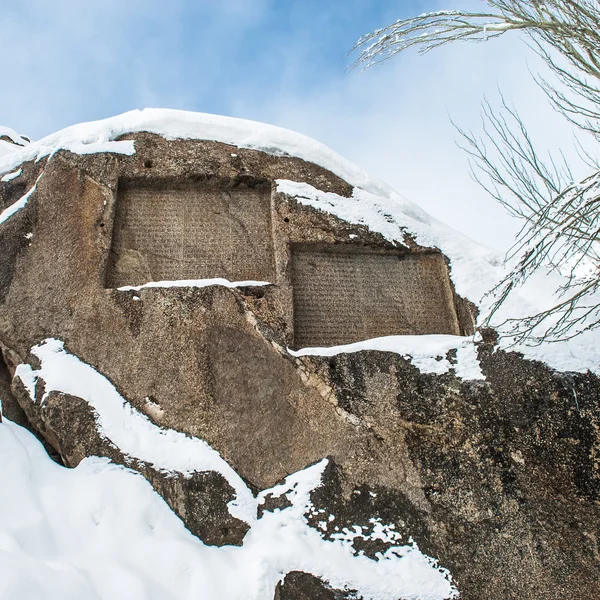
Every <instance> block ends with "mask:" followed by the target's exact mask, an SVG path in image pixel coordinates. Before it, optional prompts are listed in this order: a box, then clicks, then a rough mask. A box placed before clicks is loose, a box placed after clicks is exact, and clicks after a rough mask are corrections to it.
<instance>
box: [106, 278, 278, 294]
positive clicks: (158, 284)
mask: <svg viewBox="0 0 600 600" xmlns="http://www.w3.org/2000/svg"><path fill="white" fill-rule="evenodd" d="M211 285H222V286H224V287H228V288H237V287H253V286H263V285H272V284H271V283H269V282H268V281H229V280H228V279H222V278H220V277H219V278H215V279H176V280H174V281H149V282H148V283H144V284H143V285H124V286H122V287H120V288H117V289H118V290H119V291H121V292H129V291H134V292H138V291H140V290H144V289H147V288H172V287H194V288H203V287H209V286H211ZM138 299H139V298H138Z"/></svg>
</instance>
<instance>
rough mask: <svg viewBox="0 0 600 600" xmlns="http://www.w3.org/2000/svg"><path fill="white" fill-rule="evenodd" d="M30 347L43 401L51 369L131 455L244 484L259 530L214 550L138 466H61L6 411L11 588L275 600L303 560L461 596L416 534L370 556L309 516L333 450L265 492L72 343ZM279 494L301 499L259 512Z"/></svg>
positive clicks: (338, 576)
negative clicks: (121, 389)
mask: <svg viewBox="0 0 600 600" xmlns="http://www.w3.org/2000/svg"><path fill="white" fill-rule="evenodd" d="M32 353H33V354H34V355H35V356H37V357H38V358H39V359H40V361H41V367H40V369H39V370H33V369H32V368H31V366H29V365H19V367H18V368H17V375H18V376H19V377H20V378H21V380H22V381H23V383H24V384H25V385H26V387H27V389H28V390H29V393H30V394H31V395H32V398H34V397H35V387H36V383H37V381H38V379H43V380H44V382H45V383H46V390H45V392H46V395H47V394H48V393H49V392H50V391H52V390H57V391H62V392H65V393H68V394H73V395H75V396H78V397H80V398H83V399H85V400H87V401H88V402H89V403H90V405H91V406H92V407H94V409H95V410H96V412H97V413H98V421H99V424H100V426H101V428H102V431H103V433H104V434H105V435H107V437H109V438H110V439H111V440H112V441H113V442H114V443H116V444H117V445H119V447H120V448H121V450H122V451H124V452H125V453H127V454H131V455H132V456H137V457H139V458H141V459H143V460H147V462H151V463H152V464H154V465H155V466H157V467H158V468H162V469H165V470H179V471H180V472H191V471H193V470H205V469H211V470H212V469H214V470H217V471H219V472H221V473H223V474H224V475H225V476H226V477H227V478H228V480H229V481H230V483H231V482H233V484H235V485H234V488H235V490H236V493H237V494H238V505H237V511H238V514H240V512H242V511H241V507H242V505H244V502H239V501H240V498H244V499H245V505H246V506H247V508H249V509H250V508H252V512H253V514H252V515H250V510H248V514H247V517H248V519H249V523H250V525H251V528H250V531H249V532H248V534H247V535H246V538H245V540H244V544H243V546H241V547H237V546H225V547H221V548H217V547H207V546H205V545H204V544H202V543H201V542H200V541H199V540H198V539H196V538H194V537H193V536H192V535H191V534H190V533H189V532H188V531H187V530H186V529H185V528H184V526H183V524H182V522H181V521H180V520H179V519H178V518H177V517H176V516H175V514H174V513H173V512H172V511H171V510H170V509H169V508H168V506H167V505H166V504H165V503H164V501H163V500H162V498H161V497H160V496H159V495H158V494H157V493H156V492H154V490H153V489H152V488H151V486H150V484H148V483H147V482H146V481H145V480H144V479H143V478H142V477H141V476H139V475H137V474H136V473H134V472H132V471H130V470H129V469H126V468H123V467H119V466H115V465H113V464H111V463H110V462H109V461H108V460H107V459H99V458H87V459H85V460H83V461H82V462H81V463H80V464H79V466H78V467H76V468H75V469H65V468H63V467H60V466H58V465H57V464H55V463H54V462H52V461H51V460H50V459H49V457H48V456H47V455H46V453H45V451H44V450H43V448H42V446H41V445H40V443H39V442H38V441H37V440H36V439H35V438H34V437H33V436H32V435H31V434H30V433H28V432H27V431H25V430H24V429H22V428H20V427H18V426H17V425H14V424H12V423H10V421H8V420H4V421H3V422H2V423H0V480H2V482H3V486H2V493H1V494H0V552H2V561H0V597H2V598H19V600H34V599H36V600H37V598H41V597H43V598H45V599H47V600H76V599H77V600H78V599H79V598H90V599H94V600H125V599H127V600H130V599H132V598H134V599H137V598H139V599H140V600H141V599H142V598H149V597H152V598H153V599H154V600H171V599H172V600H175V599H177V600H188V599H189V600H192V599H193V598H203V599H204V600H271V599H272V598H273V593H274V589H275V586H276V584H277V582H278V581H280V580H282V579H283V577H284V576H285V574H286V573H288V572H290V571H294V570H302V571H306V572H308V573H313V574H314V575H316V576H318V577H321V578H323V579H324V580H325V581H328V582H329V583H330V584H331V585H332V586H334V587H337V588H345V589H356V590H357V591H358V593H359V594H360V595H361V596H362V597H363V598H365V600H368V599H371V600H396V599H397V598H398V597H404V598H417V597H418V598H420V599H421V600H443V599H446V598H455V597H456V596H457V592H456V589H455V588H454V586H453V584H452V582H451V578H450V574H449V573H448V571H446V570H445V569H442V568H440V567H439V566H438V565H437V564H436V563H435V561H433V560H432V559H430V558H429V557H427V556H425V555H424V554H423V553H422V552H421V551H420V550H419V549H418V547H417V545H416V544H414V543H409V544H405V545H398V546H394V547H392V548H390V549H389V550H388V551H387V552H386V553H385V554H384V555H381V556H379V559H378V560H373V559H369V558H368V557H366V556H354V553H353V551H352V548H350V547H348V546H347V545H346V544H344V543H342V542H341V541H336V540H333V541H331V540H325V539H324V538H323V537H322V536H321V534H320V533H319V532H318V531H317V530H316V529H313V528H311V527H309V526H308V524H307V521H306V517H305V515H306V514H308V513H309V512H310V511H311V510H314V509H313V507H312V505H311V502H310V492H311V491H312V490H313V489H315V487H317V486H319V485H320V484H321V478H322V474H323V470H324V468H325V466H326V464H327V461H326V459H324V460H322V461H321V462H319V463H317V464H315V465H312V466H310V467H308V468H306V469H304V470H302V471H299V472H297V473H294V474H292V475H290V476H289V477H288V478H287V479H286V480H285V482H284V483H283V484H280V485H276V486H275V487H273V488H271V489H269V490H265V491H263V492H261V493H260V494H259V495H258V497H256V498H255V497H254V496H253V495H252V493H251V492H250V490H249V489H248V488H247V487H246V486H245V484H244V483H243V481H242V480H241V479H240V478H239V477H238V476H237V474H235V472H234V471H233V469H231V467H230V466H229V465H227V463H226V462H225V461H224V460H223V459H222V458H221V457H220V456H219V455H218V454H217V453H216V452H215V451H214V450H213V449H212V448H210V446H208V444H206V443H205V442H203V441H202V440H199V439H196V438H190V437H187V436H184V435H182V434H179V433H177V432H174V431H169V430H161V429H159V428H157V427H155V426H153V425H152V424H151V423H150V422H149V421H148V419H146V418H145V417H143V416H142V415H140V414H139V413H137V411H135V410H134V409H133V408H131V407H130V406H129V405H128V404H127V403H126V402H125V400H124V399H123V398H122V397H121V396H119V395H118V393H117V392H116V390H115V388H114V387H113V386H112V384H111V383H110V382H109V381H108V380H106V378H104V377H103V376H102V375H101V374H100V373H98V372H97V371H96V370H95V369H93V368H92V367H91V366H89V365H86V364H85V363H83V362H82V361H80V360H79V359H78V358H77V357H75V356H73V355H71V354H69V353H67V352H66V351H65V349H64V347H63V344H62V342H60V341H58V340H46V342H44V343H42V344H40V345H39V346H35V347H34V348H32ZM42 402H43V399H42ZM269 495H270V496H282V495H285V496H286V497H287V498H288V500H289V501H290V503H291V506H289V507H287V508H284V509H282V510H277V511H274V512H269V511H265V512H264V513H263V516H262V517H261V518H260V519H257V518H256V516H255V515H256V508H257V507H258V504H259V503H262V502H264V498H265V497H266V496H269ZM330 520H331V517H330ZM375 529H377V526H376V525H375V526H374V530H373V534H374V535H376V534H377V532H379V533H380V534H381V535H384V533H382V532H385V531H388V529H389V528H388V529H386V527H385V526H382V527H381V528H379V529H381V531H379V529H377V532H376V531H375ZM388 534H389V531H388ZM390 535H391V534H390ZM388 537H389V535H388ZM392 541H393V540H392Z"/></svg>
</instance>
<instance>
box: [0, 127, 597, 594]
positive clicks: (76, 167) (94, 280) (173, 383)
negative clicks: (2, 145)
mask: <svg viewBox="0 0 600 600" xmlns="http://www.w3.org/2000/svg"><path fill="white" fill-rule="evenodd" d="M135 140H136V154H134V155H132V156H120V155H114V156H113V155H110V154H99V155H87V156H76V155H73V154H69V153H67V152H59V153H57V154H55V155H54V156H52V158H50V159H48V161H47V162H41V163H35V164H30V165H25V166H24V169H23V174H22V175H21V176H20V177H19V178H16V179H15V180H13V181H11V182H6V183H3V184H1V185H0V208H5V207H6V206H8V205H10V204H11V203H12V202H14V201H16V200H18V198H20V197H21V196H22V195H23V193H25V192H26V191H27V190H29V189H31V186H32V185H33V184H34V183H35V181H36V179H37V177H38V175H39V173H40V172H42V171H43V175H42V178H41V179H40V180H39V182H38V185H37V189H36V192H35V193H34V194H33V195H32V196H31V198H30V201H29V203H28V205H27V206H26V207H25V208H24V209H22V210H21V211H19V212H18V213H16V214H15V215H14V216H12V217H11V218H10V219H9V220H8V221H7V222H6V223H4V224H2V225H1V226H0V251H1V252H2V256H3V259H2V261H0V303H1V304H0V347H1V349H2V352H3V356H4V361H5V367H6V369H4V370H2V372H1V373H0V381H4V382H5V383H4V384H3V385H4V387H6V382H7V381H8V379H9V378H11V377H12V376H13V375H14V369H15V367H16V366H17V365H18V364H19V363H25V362H29V363H30V364H32V365H33V366H35V360H34V357H32V356H31V354H30V349H31V347H32V346H33V345H35V344H37V343H39V342H41V341H42V340H44V339H45V338H47V337H55V338H59V339H61V340H63V341H64V342H65V344H66V347H67V348H68V350H69V351H70V352H71V353H73V354H75V355H77V356H78V357H79V358H80V359H81V360H83V361H85V362H86V363H88V364H90V365H92V366H94V367H95V368H96V369H98V370H99V371H100V372H101V373H102V374H103V375H105V376H106V377H108V378H109V379H110V380H111V381H112V382H113V383H114V384H115V386H116V388H117V389H118V390H119V392H120V393H121V394H122V395H123V396H124V397H125V398H126V399H127V400H128V401H129V402H130V403H131V404H132V405H133V406H134V407H135V408H137V409H138V410H140V411H142V412H147V413H148V414H149V416H150V418H151V419H153V420H154V422H155V423H156V424H157V425H159V426H162V427H166V428H174V429H177V430H179V431H182V432H185V433H187V434H189V435H194V436H198V437H201V438H203V439H205V440H206V441H207V442H208V443H209V444H211V446H213V447H214V448H215V449H216V450H218V451H219V452H220V453H221V455H222V456H223V457H224V458H225V459H226V460H227V461H228V462H229V463H230V464H231V465H232V466H233V467H234V468H235V469H236V471H237V472H238V473H239V474H240V475H241V476H242V477H243V478H244V479H245V480H246V481H247V482H248V483H249V484H250V485H251V486H252V487H253V488H254V489H256V490H258V489H265V488H268V487H270V486H272V485H273V484H275V483H276V482H278V481H280V480H281V479H282V478H284V477H285V476H287V475H289V474H290V473H293V472H295V471H297V470H299V469H303V468H305V467H306V466H307V465H309V464H312V463H314V462H315V461H317V460H320V459H322V458H323V457H324V456H329V457H331V462H330V466H329V468H328V470H327V472H326V474H325V480H324V484H323V486H322V487H320V488H318V489H317V490H316V491H315V492H314V494H313V502H314V505H315V511H318V510H321V509H323V510H326V511H329V512H330V513H331V514H334V516H335V519H334V520H333V521H332V522H331V525H330V527H329V528H328V529H327V531H326V532H324V533H323V534H324V535H325V536H328V535H332V534H333V533H334V532H335V531H336V529H335V528H336V527H338V528H339V529H342V528H343V527H344V526H352V525H362V526H364V527H365V529H367V528H368V526H369V523H370V519H372V518H379V519H380V520H381V522H384V523H388V524H394V525H395V527H396V530H397V531H399V532H400V534H401V535H402V539H408V538H410V537H412V538H413V539H414V540H416V542H417V543H418V544H419V547H420V548H421V549H422V550H423V551H424V552H425V553H427V554H428V555H430V556H432V557H434V558H436V559H437V560H438V561H439V563H440V565H441V566H443V567H446V568H448V569H450V571H451V573H452V575H453V577H454V579H455V581H456V584H457V586H458V589H459V590H460V592H461V597H462V598H463V599H465V600H481V599H482V598H486V600H506V599H507V598H514V599H519V600H556V599H562V598H564V599H569V600H593V599H596V598H598V597H600V583H599V582H600V566H599V565H600V560H599V558H600V549H599V547H598V535H599V532H598V531H599V524H600V504H599V497H598V495H599V493H600V480H599V479H600V475H599V469H598V461H599V456H600V454H599V452H600V443H599V435H598V432H599V431H600V409H599V401H598V399H599V398H600V383H599V381H598V379H597V378H596V377H594V376H593V375H591V374H587V375H584V374H568V373H567V374H564V373H562V374H561V373H555V372H553V371H551V370H550V369H548V368H547V367H545V366H544V365H542V364H540V363H535V362H531V361H526V360H524V359H523V358H522V357H521V356H519V355H517V354H514V353H505V352H499V351H496V352H494V351H493V346H494V344H493V339H492V338H491V337H488V338H486V341H484V342H483V343H481V344H480V345H479V353H480V357H481V361H482V367H483V370H484V372H485V375H486V377H487V379H486V381H484V382H480V381H478V382H464V381H461V380H460V379H458V378H456V377H455V375H454V373H452V372H450V373H448V374H446V375H441V376H436V375H425V374H422V373H420V372H419V371H418V370H417V369H416V368H415V367H413V366H412V365H411V364H410V363H409V362H408V361H406V360H404V359H402V358H401V357H399V356H397V355H394V354H390V353H380V352H360V353H356V354H347V355H339V356H337V357H334V358H332V359H327V358H318V357H304V358H293V357H291V356H290V355H289V354H288V353H287V351H286V350H285V347H286V346H292V345H293V343H294V310H293V288H292V268H291V261H292V250H291V249H292V248H293V247H294V245H295V244H303V245H306V244H313V245H315V247H318V246H322V245H323V244H333V245H349V246H353V247H354V248H356V249H359V250H364V249H365V248H369V249H370V250H371V251H373V250H377V251H381V252H396V253H399V252H400V251H402V252H405V253H407V254H410V255H411V256H421V255H429V254H431V253H432V252H434V251H435V249H431V248H419V247H416V246H415V245H414V244H413V245H412V246H411V248H410V250H406V249H404V250H402V249H401V248H400V247H399V246H398V245H395V244H391V243H389V242H386V241H385V240H384V239H383V238H382V237H381V236H380V235H378V234H375V233H372V232H370V231H368V230H367V229H366V228H365V227H363V226H354V225H351V224H349V223H345V222H342V221H340V220H338V219H336V218H335V217H333V216H331V215H329V214H325V213H322V212H319V211H315V210H313V209H310V208H307V207H305V206H301V205H299V204H297V203H296V202H295V201H293V200H292V199H289V198H286V197H284V196H281V195H280V194H277V193H272V195H271V229H272V242H273V257H274V278H273V279H272V280H271V283H272V285H271V286H268V287H264V288H241V289H227V288H224V287H208V288H202V289H192V288H172V289H144V290H141V291H139V292H132V291H128V292H125V291H119V290H116V289H107V288H106V283H107V278H106V277H107V273H108V272H109V270H110V268H111V266H110V265H111V264H113V265H114V264H115V260H116V257H115V245H114V241H115V239H116V238H115V236H114V235H113V234H114V223H115V214H117V211H118V208H117V201H118V190H119V188H120V186H130V185H141V184H142V183H144V185H146V186H149V187H151V188H152V187H153V186H157V188H156V189H159V188H160V189H164V185H165V182H168V181H186V182H188V183H191V182H198V183H199V184H202V185H204V184H207V182H211V185H213V183H214V184H215V185H216V183H215V182H217V183H218V185H219V186H223V185H225V186H235V185H238V184H239V185H246V186H252V185H258V184H259V183H260V185H263V184H264V182H272V181H274V180H275V179H291V180H295V181H304V182H307V183H309V184H311V185H313V186H314V187H316V188H318V189H322V190H324V191H331V192H336V193H338V194H342V195H349V194H351V192H352V190H351V188H350V186H348V185H347V184H346V183H344V182H343V181H341V180H340V179H339V178H337V177H335V176H334V175H332V174H331V173H328V172H327V171H325V170H323V169H321V168H319V167H316V166H314V165H311V164H309V163H306V162H304V161H301V160H298V159H293V158H290V157H275V156H270V155H267V154H263V153H261V152H258V151H253V150H243V149H238V148H235V147H233V146H228V145H225V144H218V143H216V142H193V141H171V142H167V141H165V140H163V139H162V138H160V137H158V136H153V135H149V134H138V135H136V136H135ZM232 154H236V156H235V157H233V156H231V155H232ZM16 186H20V187H16ZM27 234H31V235H27ZM111 261H113V262H112V263H111ZM453 297H454V302H455V310H456V314H457V319H458V323H459V329H460V331H461V332H467V331H469V327H472V321H471V322H470V321H469V320H470V319H472V315H471V314H469V310H470V309H469V305H468V303H466V302H464V301H462V300H461V299H460V298H457V297H455V296H454V294H453ZM136 298H137V299H136ZM470 323H471V324H470ZM484 333H485V332H484ZM7 373H8V375H7ZM2 378H4V379H2ZM0 385H2V384H0ZM12 389H13V392H14V398H15V399H16V400H17V401H18V403H19V405H20V407H21V409H22V410H23V411H24V412H25V413H26V417H27V420H28V422H29V423H30V426H31V427H33V428H34V429H35V430H36V431H37V432H38V433H39V434H40V435H42V436H43V437H44V438H45V439H46V441H47V443H49V444H51V445H52V446H53V447H54V448H55V449H56V450H57V451H58V452H59V454H60V456H61V457H62V459H63V460H64V461H65V463H66V464H67V465H70V466H74V465H75V464H77V463H78V461H80V460H81V459H82V458H83V456H87V455H89V454H100V455H101V456H108V457H109V458H111V459H112V460H114V461H116V462H119V463H121V464H129V463H128V457H124V456H122V455H120V453H119V451H118V449H116V448H115V447H114V446H112V445H111V443H110V440H106V439H104V438H102V436H99V434H98V430H97V427H96V424H95V418H94V415H93V413H91V412H90V411H89V409H88V408H87V407H86V405H85V403H83V402H82V401H81V400H80V399H75V398H72V397H65V396H64V395H61V394H51V395H50V398H49V399H48V401H47V402H46V404H45V405H44V406H43V407H41V406H39V405H38V404H32V403H31V402H30V401H29V400H28V398H27V396H26V394H25V393H24V391H23V389H22V387H20V384H19V381H18V379H15V380H13V382H12ZM147 398H150V399H151V401H152V406H155V407H156V406H157V407H159V408H160V410H155V411H154V412H152V413H150V412H149V409H148V403H147V402H146V399H147ZM129 466H131V465H130V464H129ZM133 468H136V469H138V470H139V471H140V473H142V474H143V475H144V476H145V477H147V478H148V479H149V481H150V482H151V483H152V485H153V486H154V487H155V489H157V491H159V493H161V494H163V496H164V497H165V498H166V500H167V501H168V502H169V503H170V504H171V506H172V507H173V508H174V510H175V511H176V512H177V513H178V514H179V515H180V516H181V517H182V518H183V519H184V520H185V522H186V524H187V526H188V527H189V528H190V530H192V531H194V532H195V533H196V534H197V535H199V536H200V537H201V538H202V539H204V540H205V541H207V542H208V543H215V544H221V543H239V542H240V541H241V538H242V537H243V535H244V531H245V530H244V526H243V524H240V523H239V522H235V520H232V519H231V517H228V515H227V514H226V513H225V512H224V510H226V502H227V500H228V499H229V498H230V494H231V490H229V489H228V488H227V487H226V486H225V485H224V482H223V481H217V479H218V478H215V477H213V476H212V475H205V474H200V475H199V477H198V478H197V479H193V480H179V481H178V480H176V479H175V480H173V479H169V478H165V477H164V476H163V478H162V479H160V477H158V475H157V474H156V473H153V472H152V471H151V470H150V469H148V468H146V467H145V466H144V465H135V464H134V465H133ZM202 506H208V507H210V508H209V509H208V510H204V509H202V508H201V507H202ZM264 510H269V506H265V507H264ZM318 514H320V513H318V512H315V513H314V514H312V513H311V515H307V518H308V519H309V520H310V521H311V522H312V523H314V524H316V523H317V521H318ZM355 549H356V551H357V552H358V551H363V552H365V553H366V554H369V555H371V556H376V555H377V553H378V552H383V551H385V547H384V546H383V545H381V544H376V543H372V542H368V540H367V541H365V540H363V541H361V540H360V539H357V540H355ZM274 593H275V590H274ZM339 593H341V592H336V591H334V590H330V589H328V588H327V586H326V585H325V584H324V583H323V582H321V583H319V582H318V581H316V580H315V578H314V577H312V576H310V575H302V574H290V575H288V577H286V580H285V582H284V583H283V584H282V585H281V586H280V587H279V589H278V591H277V594H279V597H280V598H281V599H283V598H305V597H310V598H315V599H316V598H324V599H325V598H332V597H333V598H336V597H340V596H339V595H338V596H336V595H335V594H339ZM302 594H304V595H302ZM331 594H334V595H333V596H332V595H331Z"/></svg>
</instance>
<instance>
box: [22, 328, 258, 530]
mask: <svg viewBox="0 0 600 600" xmlns="http://www.w3.org/2000/svg"><path fill="white" fill-rule="evenodd" d="M31 352H32V354H33V355H34V356H37V357H38V358H39V359H40V362H41V368H40V369H38V370H34V369H32V368H31V366H30V365H28V364H22V365H19V366H18V367H17V369H16V373H15V375H16V376H18V377H19V378H20V379H21V381H22V382H23V384H24V385H25V387H26V388H27V391H28V392H29V396H30V397H31V400H32V402H35V399H36V395H35V391H36V385H37V382H38V379H40V378H41V379H42V380H43V381H44V383H45V388H44V389H45V393H44V396H43V398H42V400H41V402H42V403H43V402H44V400H45V399H46V397H47V396H48V394H49V393H50V392H52V391H58V392H64V393H65V394H71V395H72V396H76V397H79V398H83V399H84V400H86V401H87V402H89V404H90V406H92V407H93V408H94V410H95V411H96V412H97V413H98V423H99V427H100V431H101V433H102V434H103V435H104V436H105V437H106V438H108V439H109V440H111V441H112V442H113V443H114V444H115V445H116V446H117V447H118V448H119V449H120V450H121V451H122V452H123V453H124V454H127V455H129V456H131V457H133V458H137V459H138V460H141V461H143V462H146V463H149V464H151V465H153V466H154V467H156V468H157V469H164V470H167V471H175V472H178V473H183V474H185V473H192V472H194V471H217V472H219V473H221V474H222V475H223V477H225V479H226V480H227V482H228V483H229V484H230V485H231V487H232V488H233V489H234V490H235V492H236V495H237V497H236V499H235V500H234V501H233V502H232V503H230V512H231V514H232V515H233V516H234V517H237V518H239V519H242V520H243V521H246V522H247V523H252V522H253V520H254V518H255V517H254V515H255V514H256V510H255V501H254V498H253V497H252V494H251V493H250V491H249V490H248V487H247V486H246V484H245V483H244V481H243V480H242V479H241V478H240V477H239V476H238V474H237V473H236V472H235V471H234V470H233V469H232V468H231V467H230V466H229V465H228V464H227V463H226V462H225V461H224V460H223V459H222V458H221V456H220V455H219V453H218V452H216V451H215V450H213V449H212V448H211V447H210V446H209V445H208V444H207V443H206V442H204V441H203V440H199V439H196V438H191V437H189V436H187V435H185V434H184V433H179V432H177V431H173V430H164V429H161V428H160V427H157V426H156V425H154V423H152V422H151V421H150V420H149V419H148V418H147V417H146V416H145V415H143V414H142V413H139V412H138V411H136V410H135V409H134V408H133V407H132V406H131V405H130V404H129V403H128V402H126V401H125V400H124V399H123V397H122V396H121V395H120V394H119V392H117V390H116V388H115V387H114V385H113V384H112V383H111V382H110V381H109V380H108V379H106V377H104V376H103V375H101V374H100V373H98V371H96V370H95V369H94V368H93V367H90V366H89V365H87V364H86V363H84V362H82V361H81V360H79V358H77V357H76V356H74V355H73V354H69V353H68V352H67V351H66V350H65V348H64V344H63V342H61V341H59V340H56V339H47V340H45V341H44V342H43V343H41V344H39V345H38V346H34V347H33V348H32V349H31Z"/></svg>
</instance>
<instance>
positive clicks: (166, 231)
mask: <svg viewBox="0 0 600 600" xmlns="http://www.w3.org/2000/svg"><path fill="white" fill-rule="evenodd" d="M114 227H115V228H114V234H113V247H112V250H113V255H112V258H113V260H112V262H111V264H110V265H109V269H108V274H107V286H108V287H119V286H121V285H136V284H143V283H146V282H148V281H164V280H173V279H206V278H213V277H224V278H226V279H229V280H231V281H242V280H260V281H270V280H273V279H274V257H273V241H272V236H271V208H270V188H269V187H265V186H263V187H260V188H248V187H236V188H233V189H220V188H218V187H216V186H208V185H205V186H203V185H197V186H191V185H190V186H185V187H175V188H173V187H171V188H167V187H158V188H157V187H126V188H125V189H121V190H120V191H119V197H118V199H117V209H116V215H115V226H114Z"/></svg>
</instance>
